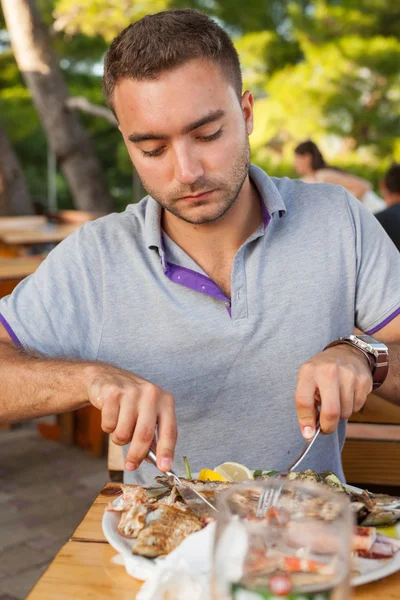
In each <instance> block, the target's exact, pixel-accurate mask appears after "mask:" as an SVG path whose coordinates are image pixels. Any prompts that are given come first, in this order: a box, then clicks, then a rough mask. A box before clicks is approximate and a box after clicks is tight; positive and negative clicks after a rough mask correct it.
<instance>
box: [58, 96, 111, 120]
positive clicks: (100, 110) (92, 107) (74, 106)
mask: <svg viewBox="0 0 400 600" xmlns="http://www.w3.org/2000/svg"><path fill="white" fill-rule="evenodd" d="M66 106H67V107H68V108H69V109H71V110H80V111H82V112H86V113H88V114H89V115H92V116H93V117H101V118H102V119H105V120H106V121H108V122H109V123H111V124H112V125H115V126H117V125H118V121H117V119H116V118H115V116H114V115H113V113H112V111H111V110H110V109H109V108H106V107H105V106H100V105H99V104H92V103H91V102H89V100H87V98H84V97H83V96H75V97H73V98H68V100H67V101H66Z"/></svg>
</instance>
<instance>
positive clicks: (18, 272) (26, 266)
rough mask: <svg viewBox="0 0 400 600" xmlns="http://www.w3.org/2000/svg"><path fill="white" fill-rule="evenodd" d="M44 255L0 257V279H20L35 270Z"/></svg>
mask: <svg viewBox="0 0 400 600" xmlns="http://www.w3.org/2000/svg"><path fill="white" fill-rule="evenodd" d="M44 258H45V257H44V256H30V257H25V256H24V257H15V258H0V279H22V278H23V277H26V276H27V275H31V274H32V273H34V272H35V271H36V269H37V268H38V266H39V265H40V263H41V262H42V261H43V259H44Z"/></svg>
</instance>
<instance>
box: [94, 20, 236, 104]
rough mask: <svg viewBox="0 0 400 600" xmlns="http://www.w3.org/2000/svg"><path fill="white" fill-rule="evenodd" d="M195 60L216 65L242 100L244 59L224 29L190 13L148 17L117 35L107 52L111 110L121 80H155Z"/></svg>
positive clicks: (106, 86) (105, 78)
mask: <svg viewBox="0 0 400 600" xmlns="http://www.w3.org/2000/svg"><path fill="white" fill-rule="evenodd" d="M196 58H205V59H209V60H212V61H214V62H215V63H217V64H218V65H219V66H220V67H221V69H222V71H223V73H224V74H225V76H226V77H227V79H228V80H229V81H230V82H231V83H232V85H233V86H234V89H235V91H236V93H237V95H238V97H239V98H241V95H242V74H241V70H240V62H239V57H238V54H237V52H236V50H235V47H234V45H233V43H232V40H231V38H230V37H229V35H228V34H227V33H226V32H225V31H224V30H223V29H222V27H220V26H219V25H217V23H215V22H214V21H213V20H212V19H211V18H210V17H208V16H207V15H205V14H203V13H201V12H199V11H197V10H192V9H190V8H187V9H181V10H167V11H164V12H159V13H156V14H154V15H146V16H145V17H143V18H142V19H140V20H139V21H137V22H136V23H132V24H131V25H129V26H128V27H126V29H124V30H123V31H122V32H121V33H120V34H119V35H117V37H116V38H115V39H114V40H113V41H112V43H111V45H110V48H109V49H108V51H107V54H106V56H105V60H104V76H103V92H104V96H105V99H106V101H107V104H108V105H109V106H110V107H111V108H113V98H112V97H113V93H114V88H115V86H116V84H117V83H118V81H120V80H121V79H123V78H125V77H127V78H130V79H137V80H145V79H156V78H157V76H158V75H159V74H160V73H162V72H163V71H167V70H170V69H173V68H175V67H178V66H180V65H183V64H184V63H186V62H188V61H189V60H192V59H196Z"/></svg>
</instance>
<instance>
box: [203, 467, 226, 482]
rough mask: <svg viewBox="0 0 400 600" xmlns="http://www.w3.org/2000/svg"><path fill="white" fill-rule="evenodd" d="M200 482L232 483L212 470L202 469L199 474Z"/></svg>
mask: <svg viewBox="0 0 400 600" xmlns="http://www.w3.org/2000/svg"><path fill="white" fill-rule="evenodd" d="M199 480H200V481H230V479H228V478H227V477H224V476H223V475H220V474H219V473H216V471H213V470H212V469H202V470H201V471H200V473H199Z"/></svg>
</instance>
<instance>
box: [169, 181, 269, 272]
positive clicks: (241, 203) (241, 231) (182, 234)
mask: <svg viewBox="0 0 400 600" xmlns="http://www.w3.org/2000/svg"><path fill="white" fill-rule="evenodd" d="M261 222H262V212H261V203H260V197H259V194H258V192H257V190H256V188H255V186H254V185H253V184H252V183H251V181H250V178H249V176H247V178H246V180H245V182H244V184H243V187H242V189H241V191H240V194H239V196H238V198H237V200H236V202H235V204H234V205H233V206H232V207H231V208H230V210H229V211H228V212H227V213H226V214H225V215H224V216H223V217H221V218H220V219H218V220H217V221H214V222H210V223H203V224H201V225H194V224H192V223H187V222H186V221H183V220H182V219H180V218H179V217H177V216H176V215H174V214H172V213H170V212H168V211H166V210H163V212H162V228H163V230H164V231H165V233H166V234H167V235H168V236H169V237H170V238H171V239H172V240H173V241H174V242H175V243H176V244H178V246H180V247H181V248H182V249H183V250H184V251H185V252H186V253H187V254H189V256H191V257H192V258H193V259H194V260H196V257H198V256H199V255H200V256H201V255H204V256H205V257H206V256H208V255H210V254H215V253H217V254H218V255H219V256H223V255H232V254H233V255H234V254H236V252H237V250H238V249H239V248H240V246H241V245H242V244H243V243H244V242H245V241H246V239H247V238H248V237H249V236H250V235H251V234H252V233H253V232H254V231H255V230H256V229H257V227H258V226H259V225H260V223H261Z"/></svg>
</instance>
